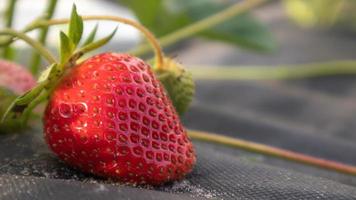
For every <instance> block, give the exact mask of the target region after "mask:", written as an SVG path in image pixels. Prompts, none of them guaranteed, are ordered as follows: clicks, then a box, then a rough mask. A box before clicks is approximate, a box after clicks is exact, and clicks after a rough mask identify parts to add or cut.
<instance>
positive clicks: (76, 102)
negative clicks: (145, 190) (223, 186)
mask: <svg viewBox="0 0 356 200" xmlns="http://www.w3.org/2000/svg"><path fill="white" fill-rule="evenodd" d="M261 2H264V1H263V0H254V1H246V2H242V3H241V4H236V5H234V6H233V7H231V8H227V9H226V10H224V11H222V12H221V13H220V14H219V15H213V16H210V17H208V18H207V19H204V20H202V21H199V22H196V24H194V25H192V26H187V27H186V28H183V29H182V30H181V31H178V32H176V33H173V34H172V35H168V36H166V37H164V38H162V41H163V42H162V43H164V44H165V45H169V44H172V43H174V42H175V41H177V40H180V39H184V38H187V37H189V36H191V35H192V34H195V33H197V32H201V31H203V30H204V29H207V28H209V26H212V25H217V24H219V22H220V21H223V20H226V19H228V18H231V17H233V16H234V15H235V14H236V13H241V12H244V11H246V10H248V9H249V8H251V7H253V6H257V5H258V4H259V3H261ZM203 17H204V16H203ZM240 17H241V16H240ZM87 20H111V21H117V22H121V23H126V24H128V25H131V26H133V27H135V28H137V29H138V30H140V31H141V32H142V33H143V34H144V35H145V36H146V38H147V39H148V41H149V42H150V44H151V45H152V47H153V49H154V51H155V62H154V64H153V65H152V67H151V66H150V65H148V64H147V63H146V62H144V61H143V60H141V59H140V58H138V57H135V56H132V55H129V54H126V53H112V52H105V53H101V54H98V55H95V56H91V57H89V58H87V59H82V58H83V57H84V56H85V55H86V53H88V52H90V51H92V50H95V49H98V48H100V47H101V46H103V45H105V44H106V43H107V42H109V41H110V39H111V38H112V37H113V36H114V34H115V30H116V29H115V30H114V31H113V33H112V34H110V35H108V36H107V37H105V38H102V39H100V40H97V41H94V39H95V35H96V31H97V28H95V29H94V30H93V31H92V33H91V34H90V36H89V37H88V38H86V40H83V38H82V33H83V26H84V22H83V21H87ZM66 23H69V28H68V31H67V32H66V33H64V32H60V34H59V36H60V51H59V52H60V53H59V59H57V58H56V57H55V56H54V55H52V53H51V52H49V51H48V50H47V49H46V48H45V47H44V45H42V44H41V43H39V42H37V41H34V40H33V39H31V38H30V37H28V36H27V35H26V34H25V33H26V32H29V31H32V30H35V29H42V30H46V28H48V26H51V25H58V24H66ZM244 26H247V27H248V24H247V25H246V24H245V25H244ZM225 31H226V30H225V29H221V30H220V29H219V30H218V31H211V30H210V31H206V32H201V34H202V35H204V36H206V37H215V38H216V39H219V38H220V39H221V38H223V37H222V36H221V34H222V33H224V32H225ZM0 35H8V36H10V38H6V40H2V41H1V42H0V43H1V44H10V43H11V42H12V41H14V40H16V39H22V40H24V41H26V42H27V43H28V44H30V45H31V46H32V47H33V48H35V49H36V50H37V51H38V52H39V53H40V54H41V55H42V56H43V57H44V58H45V59H46V60H47V62H48V63H49V64H48V67H47V69H46V70H45V71H43V72H42V73H41V75H40V77H39V79H38V80H37V84H36V85H31V88H32V89H31V90H28V91H27V92H26V93H24V94H23V92H25V90H27V89H29V87H30V86H28V85H26V87H25V86H24V85H21V84H20V85H18V86H17V87H21V89H19V88H8V89H7V90H3V91H1V93H0V97H6V98H1V100H2V101H3V102H0V103H1V104H0V105H1V106H0V112H4V109H5V107H7V105H9V104H10V106H8V108H7V110H6V113H5V114H4V115H3V116H2V126H5V125H10V126H11V124H16V126H18V124H20V125H22V126H24V125H26V123H27V121H28V120H29V118H30V116H31V113H32V111H33V109H34V108H35V107H36V106H37V105H38V104H40V103H42V102H44V101H48V103H47V106H46V110H45V113H44V117H43V123H44V129H43V130H44V135H45V141H46V142H47V144H48V146H49V148H50V149H51V150H52V151H53V152H54V153H55V154H56V155H57V156H58V157H59V158H60V159H62V160H63V161H64V162H66V163H67V164H68V165H71V166H73V167H76V168H78V169H81V170H82V171H84V172H87V173H91V174H94V175H97V176H101V177H105V178H110V179H114V180H118V181H122V182H127V183H131V184H151V185H159V184H163V183H166V182H169V181H175V180H180V179H182V178H183V177H184V176H185V175H186V174H188V173H189V172H190V171H191V170H192V168H193V167H194V164H195V162H196V155H195V150H194V148H193V145H192V142H191V141H190V139H189V137H188V132H187V131H186V129H185V128H184V127H183V125H182V123H181V122H180V118H179V115H181V114H183V113H184V112H185V111H186V110H187V109H188V107H189V104H190V103H191V101H192V98H193V95H194V90H195V88H194V82H193V79H192V76H191V74H190V73H189V72H187V71H186V70H185V68H184V67H183V66H182V65H180V64H178V63H177V62H176V61H175V60H173V59H171V58H168V57H166V56H165V55H164V54H163V52H162V50H161V47H160V45H159V43H158V42H157V40H156V39H155V37H154V36H153V34H152V33H151V32H150V31H148V30H147V29H146V28H145V27H143V26H142V25H140V24H139V23H136V22H134V21H131V20H127V19H125V18H121V17H115V16H79V15H78V14H77V12H76V8H75V6H74V7H73V9H72V14H71V18H70V19H55V20H49V19H48V18H40V19H38V20H36V21H34V22H33V23H31V24H30V25H29V26H27V27H26V28H25V29H24V30H23V31H22V32H18V31H15V30H12V29H9V28H7V29H3V30H0ZM223 35H224V36H226V37H225V38H230V39H231V38H232V35H231V32H230V33H227V32H225V34H223ZM260 36H261V35H260ZM246 37H247V38H249V37H250V35H248V36H246ZM257 38H258V37H257ZM262 38H263V37H262ZM235 39H236V38H235ZM257 40H259V39H257ZM40 41H41V38H40ZM241 41H242V40H239V39H238V38H237V40H235V41H234V42H236V43H240V45H246V46H247V47H249V48H257V49H258V48H260V47H259V46H258V45H257V46H256V43H255V42H256V41H255V40H250V41H249V42H248V43H245V44H244V43H241ZM41 42H42V43H43V40H42V41H41ZM266 44H267V43H266ZM268 46H269V45H268V44H267V45H266V46H264V47H267V49H268ZM264 47H261V48H260V49H261V50H263V49H264ZM143 49H144V47H143ZM142 52H145V50H142V49H141V53H142ZM138 53H140V49H139V51H138ZM36 60H37V59H35V62H34V63H38V61H36ZM13 70H15V67H14V69H13ZM32 70H33V71H37V68H36V67H35V68H32ZM17 76H21V77H22V72H21V73H20V72H19V73H17ZM29 82H31V81H29ZM32 83H33V82H32ZM1 84H2V82H0V85H1ZM3 85H4V87H6V86H9V84H6V83H5V84H3ZM22 86H23V88H22ZM17 89H18V90H17ZM16 92H17V94H20V93H21V94H20V96H17V97H16ZM12 100H13V101H12ZM12 126H14V125H12ZM189 135H190V136H192V137H194V138H196V139H200V140H205V141H212V142H218V143H222V144H225V145H231V146H234V147H238V148H242V149H246V150H250V151H256V152H260V153H264V154H268V155H272V156H277V157H281V158H285V159H290V160H295V161H298V162H302V163H306V164H311V165H315V166H320V167H325V168H329V169H333V170H338V171H341V172H346V173H350V174H355V171H356V169H355V168H354V167H352V166H347V165H342V164H340V163H335V162H326V161H325V160H322V159H316V158H313V157H310V156H304V155H301V154H296V153H293V152H288V151H285V150H282V149H277V148H272V147H268V146H264V145H260V144H255V143H251V142H247V141H243V140H238V139H234V138H227V137H222V136H218V135H213V134H207V133H203V132H199V131H190V132H189ZM325 163H326V164H325Z"/></svg>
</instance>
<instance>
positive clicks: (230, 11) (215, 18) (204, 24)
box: [130, 0, 267, 55]
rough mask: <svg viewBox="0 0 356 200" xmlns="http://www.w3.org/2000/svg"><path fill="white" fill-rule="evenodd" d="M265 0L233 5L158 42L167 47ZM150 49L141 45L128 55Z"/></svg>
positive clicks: (140, 53) (139, 53) (249, 0)
mask: <svg viewBox="0 0 356 200" xmlns="http://www.w3.org/2000/svg"><path fill="white" fill-rule="evenodd" d="M266 1H267V0H244V1H241V2H239V3H236V4H235V5H233V6H231V7H229V8H227V9H225V10H222V11H220V12H218V13H216V14H214V15H211V16H209V17H207V18H205V19H202V20H200V21H197V22H195V23H193V24H190V25H188V26H186V27H184V28H181V29H179V30H177V31H175V32H173V33H170V34H168V35H166V36H163V37H161V38H159V42H160V44H161V46H162V47H166V46H169V45H171V44H173V43H176V42H177V41H181V40H183V39H186V38H189V37H191V36H193V35H195V34H197V33H199V32H201V31H203V30H206V29H208V28H211V27H214V26H216V25H218V24H220V23H222V22H224V21H226V20H228V19H231V18H232V17H234V16H237V15H239V14H242V13H244V12H246V11H248V10H251V9H252V8H254V7H257V6H259V5H261V4H262V3H264V2H266ZM150 50H151V49H150V48H149V46H148V45H147V44H143V45H140V46H138V47H137V48H135V49H134V50H133V51H131V52H130V53H132V54H135V55H142V54H145V53H148V52H149V51H150Z"/></svg>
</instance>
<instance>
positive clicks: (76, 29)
mask: <svg viewBox="0 0 356 200" xmlns="http://www.w3.org/2000/svg"><path fill="white" fill-rule="evenodd" d="M82 35H83V19H82V17H81V16H79V15H78V13H77V7H76V6H75V4H73V7H72V14H71V16H70V22H69V28H68V37H69V38H70V39H71V41H72V42H73V43H74V46H75V47H76V46H77V45H78V44H79V42H80V39H81V38H82Z"/></svg>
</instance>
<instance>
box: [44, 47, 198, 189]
mask: <svg viewBox="0 0 356 200" xmlns="http://www.w3.org/2000/svg"><path fill="white" fill-rule="evenodd" d="M44 132H45V138H46V141H47V143H48V145H49V146H50V148H51V149H52V150H53V151H54V152H55V153H56V154H57V155H58V156H59V157H60V158H61V159H62V160H64V161H65V162H67V163H68V164H70V165H72V166H74V167H77V168H79V169H81V170H83V171H85V172H90V173H92V174H95V175H98V176H103V177H110V178H113V179H117V180H120V181H124V182H131V183H139V184H143V183H148V184H153V185H157V184H161V183H164V182H167V181H172V180H179V179H181V178H182V177H183V176H184V175H186V174H187V173H189V172H190V171H191V170H192V167H193V165H194V164H195V160H196V157H195V152H194V149H193V146H192V143H191V141H190V140H189V138H188V136H187V133H186V130H185V129H184V128H183V126H182V124H181V122H180V120H179V117H178V115H177V113H176V111H175V109H174V107H173V106H172V103H171V101H170V99H169V98H168V96H167V94H166V93H165V91H164V89H163V87H162V85H161V84H160V83H159V81H157V79H156V78H155V76H154V74H153V73H152V72H151V69H150V67H149V66H148V65H147V64H146V63H144V62H143V61H142V60H140V59H139V58H136V57H132V56H130V55H126V54H115V53H104V54H100V55H97V56H94V57H91V58H89V59H88V60H86V61H84V62H83V63H82V64H80V65H78V66H75V67H74V68H73V69H72V71H70V72H69V73H68V74H66V75H65V76H64V77H63V78H62V79H61V81H60V82H59V84H58V85H57V86H56V88H55V90H54V91H53V93H52V95H51V98H50V100H49V103H48V106H47V108H46V112H45V116H44Z"/></svg>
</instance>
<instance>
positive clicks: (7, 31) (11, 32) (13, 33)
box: [0, 29, 57, 63]
mask: <svg viewBox="0 0 356 200" xmlns="http://www.w3.org/2000/svg"><path fill="white" fill-rule="evenodd" d="M0 35H10V36H13V37H17V38H20V39H22V40H23V41H25V42H27V43H28V44H29V45H30V46H32V47H33V48H35V49H36V50H37V51H38V52H39V53H40V54H41V55H42V56H43V57H45V58H46V59H47V61H48V62H49V63H57V60H56V58H55V57H54V56H53V55H52V53H51V52H49V51H48V50H47V49H46V48H45V47H44V46H43V45H42V44H41V43H39V42H37V41H35V40H33V39H32V38H30V37H28V36H27V35H25V34H24V33H22V32H18V31H15V30H12V29H2V30H0Z"/></svg>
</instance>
